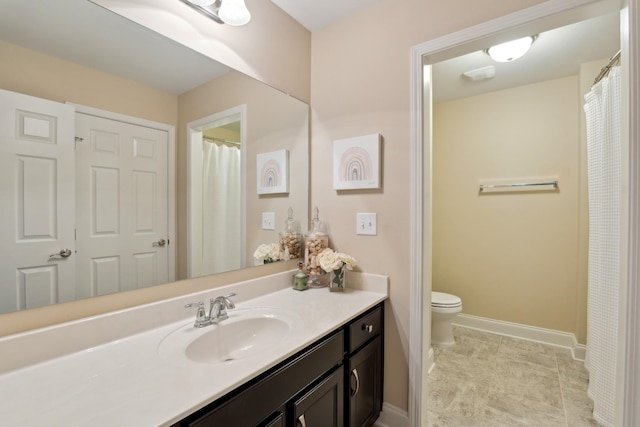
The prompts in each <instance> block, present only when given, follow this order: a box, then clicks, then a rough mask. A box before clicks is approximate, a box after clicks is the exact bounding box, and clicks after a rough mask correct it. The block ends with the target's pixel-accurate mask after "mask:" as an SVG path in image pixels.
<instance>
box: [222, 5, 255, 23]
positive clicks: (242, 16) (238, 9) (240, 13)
mask: <svg viewBox="0 0 640 427" xmlns="http://www.w3.org/2000/svg"><path fill="white" fill-rule="evenodd" d="M219 16H220V19H222V20H223V21H224V22H226V23H227V24H229V25H244V24H246V23H247V22H249V21H250V20H251V13H250V12H249V9H247V6H245V4H244V0H224V1H223V2H222V6H220V13H219Z"/></svg>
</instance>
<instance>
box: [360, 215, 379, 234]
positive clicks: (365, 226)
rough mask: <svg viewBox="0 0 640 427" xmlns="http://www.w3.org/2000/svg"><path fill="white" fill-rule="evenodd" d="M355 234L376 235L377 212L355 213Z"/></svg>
mask: <svg viewBox="0 0 640 427" xmlns="http://www.w3.org/2000/svg"><path fill="white" fill-rule="evenodd" d="M356 234H363V235H365V236H376V235H377V234H378V221H377V214H375V213H359V214H356Z"/></svg>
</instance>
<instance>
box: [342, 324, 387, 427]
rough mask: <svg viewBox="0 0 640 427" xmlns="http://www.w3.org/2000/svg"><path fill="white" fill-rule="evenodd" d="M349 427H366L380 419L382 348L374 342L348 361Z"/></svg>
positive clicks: (379, 342)
mask: <svg viewBox="0 0 640 427" xmlns="http://www.w3.org/2000/svg"><path fill="white" fill-rule="evenodd" d="M347 368H348V373H349V427H369V426H371V425H373V423H374V422H375V421H376V419H378V416H379V415H380V410H381V405H382V399H381V393H382V346H381V339H380V337H377V338H375V339H374V340H373V341H371V343H369V344H367V345H366V346H365V347H364V348H363V349H362V350H360V351H358V352H357V353H355V354H354V355H353V356H351V357H349V359H348V362H347Z"/></svg>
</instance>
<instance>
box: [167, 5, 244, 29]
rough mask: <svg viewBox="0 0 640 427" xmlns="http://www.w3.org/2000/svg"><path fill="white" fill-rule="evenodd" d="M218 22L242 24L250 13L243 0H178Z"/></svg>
mask: <svg viewBox="0 0 640 427" xmlns="http://www.w3.org/2000/svg"><path fill="white" fill-rule="evenodd" d="M180 1H181V2H183V3H186V4H188V5H189V6H191V7H192V8H194V9H195V10H197V11H198V12H200V13H203V14H205V15H207V16H208V17H209V18H211V19H213V20H214V21H216V22H217V23H219V24H229V25H234V26H238V25H244V24H246V23H247V22H249V21H250V20H251V13H250V12H249V9H247V6H246V5H245V4H244V0H224V1H223V0H180Z"/></svg>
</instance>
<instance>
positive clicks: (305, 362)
mask: <svg viewBox="0 0 640 427" xmlns="http://www.w3.org/2000/svg"><path fill="white" fill-rule="evenodd" d="M383 312H384V307H383V305H382V304H379V305H377V306H375V307H374V308H373V309H371V310H369V311H367V312H365V313H364V314H362V315H360V316H359V317H358V318H357V319H355V320H353V321H351V322H349V323H348V324H347V325H345V326H343V327H340V328H338V329H336V330H334V331H332V332H331V333H329V334H327V336H325V337H323V338H321V339H320V340H318V341H316V342H315V343H313V344H312V345H310V346H309V347H307V348H305V349H304V350H302V351H301V352H299V353H297V354H295V355H294V356H292V357H290V358H289V359H287V360H286V361H284V362H282V363H280V364H278V365H277V366H276V367H274V368H272V369H271V370H269V371H267V372H266V373H265V374H263V375H261V376H259V377H258V378H255V379H254V380H252V381H249V382H248V383H247V384H244V385H243V386H241V387H239V388H238V389H236V390H234V391H233V392H231V393H229V394H228V395H226V396H224V397H223V398H221V399H219V400H218V401H216V402H213V403H212V404H210V405H208V406H207V407H205V408H203V409H202V410H200V411H197V412H196V413H194V414H192V415H191V416H189V417H186V418H185V419H184V420H182V421H180V422H179V423H176V424H175V426H176V427H177V426H185V427H186V426H194V427H195V426H198V427H204V426H212V427H213V426H231V425H233V426H274V427H275V426H282V427H284V426H296V427H297V426H300V427H312V426H318V427H328V426H336V427H337V426H349V427H365V426H366V427H368V426H371V425H373V422H374V421H375V420H376V419H377V418H378V415H379V414H380V410H381V406H382V340H383V318H384V315H383ZM345 374H346V375H345ZM345 397H347V399H346V400H345Z"/></svg>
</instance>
